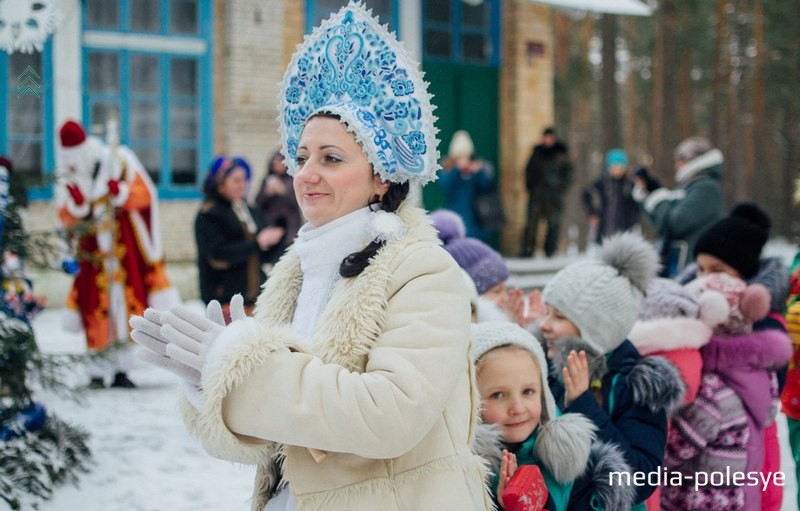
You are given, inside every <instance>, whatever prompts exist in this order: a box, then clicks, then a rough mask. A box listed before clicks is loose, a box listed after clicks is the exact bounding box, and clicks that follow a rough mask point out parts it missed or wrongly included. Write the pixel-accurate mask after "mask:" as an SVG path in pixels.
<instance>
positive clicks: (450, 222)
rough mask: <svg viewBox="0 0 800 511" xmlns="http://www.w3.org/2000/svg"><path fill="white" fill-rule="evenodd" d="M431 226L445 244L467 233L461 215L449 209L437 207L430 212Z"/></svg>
mask: <svg viewBox="0 0 800 511" xmlns="http://www.w3.org/2000/svg"><path fill="white" fill-rule="evenodd" d="M431 221H432V222H433V228H434V229H436V232H438V233H439V239H440V240H442V243H444V244H445V245H447V244H448V243H450V241H451V240H455V239H460V238H463V237H464V236H466V235H467V228H466V227H465V226H464V220H463V219H462V218H461V215H459V214H458V213H456V212H455V211H450V210H449V209H437V210H436V211H434V212H433V213H431Z"/></svg>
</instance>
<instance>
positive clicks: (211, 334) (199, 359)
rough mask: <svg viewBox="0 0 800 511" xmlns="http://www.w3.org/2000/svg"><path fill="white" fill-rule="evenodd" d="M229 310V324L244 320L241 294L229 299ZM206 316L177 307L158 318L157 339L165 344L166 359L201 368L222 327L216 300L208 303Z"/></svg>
mask: <svg viewBox="0 0 800 511" xmlns="http://www.w3.org/2000/svg"><path fill="white" fill-rule="evenodd" d="M230 311H231V319H232V320H233V321H236V320H239V319H244V318H245V317H246V315H245V312H244V298H242V295H239V294H237V295H234V296H233V298H231V305H230ZM206 315H207V316H208V317H203V316H200V315H198V314H195V313H193V312H191V311H189V310H187V309H186V308H184V307H182V306H180V305H179V306H177V307H173V308H172V310H170V311H169V312H166V313H164V314H163V315H162V316H161V323H162V324H163V326H162V327H161V336H162V337H164V338H165V339H167V340H168V341H169V344H168V345H167V348H166V354H167V356H168V357H170V358H172V359H174V360H176V361H178V362H180V363H182V364H184V365H187V366H189V367H192V368H194V369H196V370H197V371H198V372H200V371H201V370H202V368H203V362H204V361H205V358H206V354H207V353H208V350H209V348H210V347H211V344H212V343H213V342H214V340H215V339H216V338H217V337H218V336H219V334H220V333H222V330H223V329H224V328H225V320H224V318H223V315H222V306H221V305H220V304H219V302H218V301H216V300H212V301H211V302H210V303H209V304H208V307H207V309H206Z"/></svg>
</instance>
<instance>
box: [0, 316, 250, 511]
mask: <svg viewBox="0 0 800 511" xmlns="http://www.w3.org/2000/svg"><path fill="white" fill-rule="evenodd" d="M192 305H194V306H197V307H198V308H200V309H201V310H202V306H201V305H200V304H199V303H196V304H192ZM61 312H62V311H61V310H59V309H56V310H45V311H43V312H42V313H41V314H40V315H39V316H38V317H37V318H36V319H35V320H34V329H35V333H36V338H37V340H38V342H39V345H40V348H41V350H42V351H43V352H51V353H52V352H59V353H78V352H81V351H83V350H84V340H83V338H82V336H79V335H73V334H69V333H65V332H64V331H63V330H62V329H61V324H60V314H61ZM75 375H76V378H85V377H84V376H83V371H82V370H81V368H76V373H75ZM129 376H130V378H131V380H133V381H134V382H135V383H136V384H137V385H138V388H136V389H132V390H129V389H112V388H108V389H102V390H89V391H87V394H86V405H85V406H81V405H79V404H77V403H74V402H71V401H65V400H63V399H59V398H56V397H54V396H48V395H47V394H40V395H38V396H37V397H38V398H40V400H42V401H44V403H45V406H47V408H48V410H50V411H51V412H52V413H55V414H57V415H58V416H59V417H61V418H62V419H65V420H68V421H70V422H71V423H73V424H76V425H77V424H80V425H82V426H83V427H84V428H86V429H87V430H89V431H90V433H91V437H90V441H89V445H90V447H91V449H92V452H93V454H94V461H95V466H94V467H93V470H92V472H91V473H89V474H85V475H82V476H81V478H80V487H79V488H75V487H72V486H62V487H61V488H59V489H58V490H56V492H55V494H54V496H53V498H52V499H51V500H50V501H47V502H45V503H44V504H42V505H41V507H40V509H41V511H72V510H78V509H80V510H81V511H107V510H109V509H114V510H121V511H163V510H170V511H189V510H191V511H202V510H208V511H211V510H215V511H216V510H231V511H236V510H242V511H246V510H249V509H250V496H251V492H252V489H253V479H254V477H255V468H254V467H249V466H242V465H235V464H233V463H231V462H228V461H223V460H218V459H215V458H212V457H211V456H209V455H208V454H206V453H205V451H203V448H202V447H201V446H200V444H199V442H198V441H197V440H196V439H194V438H192V437H190V436H189V434H188V433H187V431H186V429H185V428H184V425H183V422H182V421H181V419H180V416H179V413H178V410H177V406H176V403H177V397H178V395H179V392H180V387H179V384H178V378H177V377H176V376H173V375H172V374H171V373H169V372H167V371H163V370H161V369H158V368H155V367H152V366H149V365H147V364H144V363H142V362H139V361H138V359H137V364H136V365H135V366H134V367H133V368H132V370H131V371H130V372H129ZM2 506H3V504H2V502H0V509H3V507H2Z"/></svg>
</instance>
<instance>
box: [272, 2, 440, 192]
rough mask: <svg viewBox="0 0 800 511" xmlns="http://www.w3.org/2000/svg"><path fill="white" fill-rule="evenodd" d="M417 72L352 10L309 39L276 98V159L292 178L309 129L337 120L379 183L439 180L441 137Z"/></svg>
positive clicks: (354, 6)
mask: <svg viewBox="0 0 800 511" xmlns="http://www.w3.org/2000/svg"><path fill="white" fill-rule="evenodd" d="M430 99H431V96H430V94H429V93H428V90H427V83H426V82H424V81H423V79H422V72H421V71H420V70H419V68H418V64H417V63H416V62H415V61H414V60H413V59H411V58H410V57H409V56H408V54H407V53H406V51H405V49H404V48H403V47H402V46H401V45H400V43H399V42H398V41H397V39H396V38H395V36H394V34H392V33H389V31H388V30H387V29H386V27H384V26H382V25H380V23H379V22H378V20H377V19H375V18H373V17H372V14H371V11H369V10H367V9H365V8H364V6H362V5H361V3H360V2H351V3H349V4H348V5H347V6H345V7H343V8H342V9H341V10H340V11H339V12H338V13H336V14H335V15H333V16H331V17H330V18H328V19H327V20H325V21H324V22H322V24H321V25H320V26H319V27H317V28H315V29H314V31H313V32H312V33H311V34H310V35H308V36H306V38H305V40H304V41H303V43H302V44H301V45H300V47H299V48H298V50H297V51H296V52H295V54H294V56H293V57H292V62H291V63H290V64H289V68H288V69H287V71H286V74H285V75H284V78H283V84H282V86H281V93H280V97H279V107H278V109H279V115H278V121H279V124H280V133H281V152H282V153H283V155H284V157H285V158H286V163H287V165H288V167H289V173H290V174H292V175H294V171H295V168H296V157H297V147H298V143H299V141H300V135H301V133H302V131H303V127H304V126H305V123H306V121H308V119H309V118H310V117H311V116H313V115H315V114H318V113H322V112H325V113H331V114H335V115H338V116H339V117H340V119H341V120H342V122H343V123H344V124H345V126H346V127H347V128H348V130H350V131H351V132H353V133H354V135H355V137H356V139H357V140H358V142H359V144H360V145H361V147H362V149H363V150H364V152H365V153H366V155H367V158H368V159H369V162H370V163H371V164H372V166H373V168H374V169H375V173H376V174H378V175H379V176H380V177H381V179H382V180H383V181H391V182H395V183H404V182H406V181H412V182H418V183H420V184H425V183H427V182H429V181H433V180H435V179H436V171H437V170H438V169H439V168H440V167H439V164H438V160H439V152H438V149H437V147H438V140H437V137H436V134H437V132H438V130H437V129H436V128H435V126H434V122H435V120H436V117H435V116H434V115H433V109H434V107H433V106H432V105H431V102H430Z"/></svg>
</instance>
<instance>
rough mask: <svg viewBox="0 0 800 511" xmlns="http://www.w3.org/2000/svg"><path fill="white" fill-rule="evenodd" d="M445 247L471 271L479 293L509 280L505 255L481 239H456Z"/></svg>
mask: <svg viewBox="0 0 800 511" xmlns="http://www.w3.org/2000/svg"><path fill="white" fill-rule="evenodd" d="M444 249H445V250H447V251H448V252H450V255H452V256H453V259H455V260H456V262H457V263H458V265H459V266H461V267H462V268H464V270H466V272H467V273H469V276H470V277H472V280H474V281H475V287H477V288H478V294H479V295H482V294H483V293H485V292H486V291H488V290H489V289H491V288H493V287H494V286H496V285H497V284H500V283H501V282H505V281H506V280H508V266H506V262H505V261H504V260H503V257H502V256H501V255H500V254H499V253H497V251H495V250H494V249H493V248H492V247H490V246H489V245H487V244H486V243H484V242H482V241H481V240H478V239H475V238H461V239H454V240H451V241H450V242H449V243H445V245H444Z"/></svg>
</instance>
